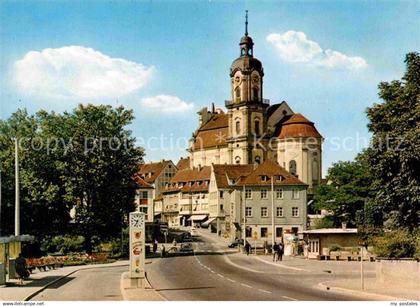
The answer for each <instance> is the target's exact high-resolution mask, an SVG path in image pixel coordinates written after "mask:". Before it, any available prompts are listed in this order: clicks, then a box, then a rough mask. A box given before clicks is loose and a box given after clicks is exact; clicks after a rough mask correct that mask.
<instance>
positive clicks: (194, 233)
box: [190, 227, 198, 236]
mask: <svg viewBox="0 0 420 306" xmlns="http://www.w3.org/2000/svg"><path fill="white" fill-rule="evenodd" d="M190 234H191V236H198V232H197V229H196V228H195V227H193V228H191V230H190Z"/></svg>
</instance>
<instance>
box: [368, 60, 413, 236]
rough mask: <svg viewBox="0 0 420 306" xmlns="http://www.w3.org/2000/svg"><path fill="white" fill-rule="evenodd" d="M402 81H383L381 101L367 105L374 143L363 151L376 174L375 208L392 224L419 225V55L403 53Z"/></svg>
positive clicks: (399, 225) (409, 226)
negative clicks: (404, 63)
mask: <svg viewBox="0 0 420 306" xmlns="http://www.w3.org/2000/svg"><path fill="white" fill-rule="evenodd" d="M405 62H406V64H407V71H406V73H405V75H404V76H403V78H402V81H392V82H390V83H388V82H381V83H380V84H379V97H380V98H381V99H382V100H383V103H380V104H375V105H374V106H372V107H371V108H368V110H367V115H368V118H369V120H370V123H369V125H368V127H369V130H370V131H371V132H372V133H373V137H372V145H371V146H370V148H369V149H368V150H367V160H368V163H369V169H370V172H371V173H372V176H373V177H374V180H373V188H374V190H375V197H374V199H373V206H374V207H375V209H377V210H381V211H382V212H383V213H384V218H385V219H386V220H387V221H386V223H387V225H389V227H390V228H399V227H400V228H401V227H403V228H408V229H410V230H413V229H415V228H417V227H418V226H419V218H420V170H419V169H420V56H419V54H418V53H409V54H407V56H406V59H405Z"/></svg>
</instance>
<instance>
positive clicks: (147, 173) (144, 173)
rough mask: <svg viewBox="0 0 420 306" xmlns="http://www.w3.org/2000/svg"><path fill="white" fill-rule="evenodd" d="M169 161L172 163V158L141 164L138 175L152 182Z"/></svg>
mask: <svg viewBox="0 0 420 306" xmlns="http://www.w3.org/2000/svg"><path fill="white" fill-rule="evenodd" d="M169 163H171V161H170V160H162V161H160V162H157V163H148V164H143V165H141V166H140V170H139V172H138V175H139V176H141V177H142V178H143V179H144V180H145V181H146V182H147V183H149V184H152V183H154V181H155V180H156V179H157V177H158V176H159V174H160V173H161V172H162V171H163V169H165V167H166V166H167V165H168V164H169Z"/></svg>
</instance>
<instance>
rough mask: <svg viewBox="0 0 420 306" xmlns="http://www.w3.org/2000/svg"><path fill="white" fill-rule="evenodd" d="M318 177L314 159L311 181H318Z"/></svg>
mask: <svg viewBox="0 0 420 306" xmlns="http://www.w3.org/2000/svg"><path fill="white" fill-rule="evenodd" d="M318 176H319V168H318V161H317V159H316V158H314V160H313V161H312V180H314V181H318Z"/></svg>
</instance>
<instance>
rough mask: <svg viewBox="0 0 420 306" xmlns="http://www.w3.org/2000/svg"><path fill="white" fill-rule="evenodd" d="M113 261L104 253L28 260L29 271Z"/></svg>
mask: <svg viewBox="0 0 420 306" xmlns="http://www.w3.org/2000/svg"><path fill="white" fill-rule="evenodd" d="M114 261H115V260H113V259H108V256H107V255H106V254H104V253H96V254H91V255H88V254H86V253H76V254H69V255H66V256H44V257H40V258H28V259H27V260H26V263H27V266H28V269H29V270H33V269H35V268H38V269H39V270H41V271H45V270H46V269H47V268H48V269H55V268H58V267H63V266H79V265H87V264H100V263H110V262H114Z"/></svg>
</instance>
